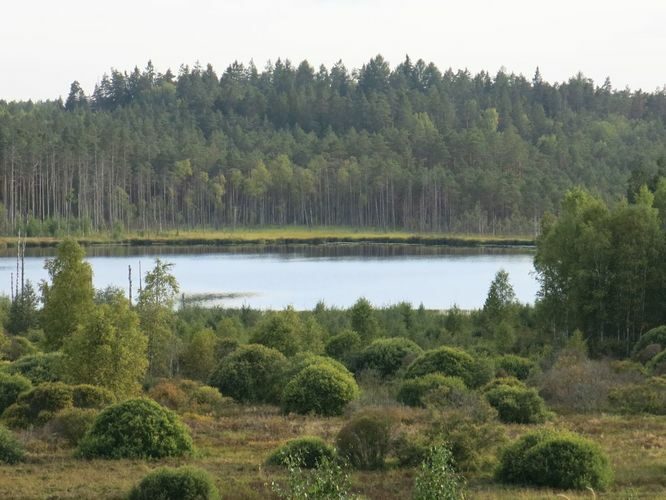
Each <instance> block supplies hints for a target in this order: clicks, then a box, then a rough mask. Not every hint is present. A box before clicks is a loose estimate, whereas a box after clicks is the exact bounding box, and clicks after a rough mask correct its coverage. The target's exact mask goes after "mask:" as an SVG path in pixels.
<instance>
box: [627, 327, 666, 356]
mask: <svg viewBox="0 0 666 500" xmlns="http://www.w3.org/2000/svg"><path fill="white" fill-rule="evenodd" d="M650 344H658V345H659V346H661V349H662V350H663V349H666V325H662V326H658V327H656V328H653V329H652V330H649V331H647V332H645V333H644V334H643V335H641V337H640V338H639V339H638V341H637V342H636V343H635V344H634V348H633V349H632V351H631V352H632V355H633V356H634V357H635V356H637V355H638V354H639V353H640V352H641V351H642V350H643V349H645V348H646V347H647V346H649V345H650Z"/></svg>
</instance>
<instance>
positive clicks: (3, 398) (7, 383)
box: [0, 372, 32, 414]
mask: <svg viewBox="0 0 666 500" xmlns="http://www.w3.org/2000/svg"><path fill="white" fill-rule="evenodd" d="M31 387H32V384H31V383H30V380H28V379H27V378H25V377H24V376H23V375H9V374H7V373H1V372H0V414H1V413H2V412H3V411H5V409H6V408H7V407H8V406H9V405H12V404H14V403H16V401H17V399H18V397H19V394H21V393H22V392H25V391H27V390H29V389H30V388H31Z"/></svg>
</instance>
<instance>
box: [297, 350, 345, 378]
mask: <svg viewBox="0 0 666 500" xmlns="http://www.w3.org/2000/svg"><path fill="white" fill-rule="evenodd" d="M315 364H317V365H326V366H329V367H331V368H333V369H334V370H337V371H339V372H340V373H341V374H344V375H351V372H350V371H349V370H348V369H347V367H346V366H345V365H343V364H342V363H340V362H339V361H336V360H335V359H333V358H329V357H328V356H319V355H317V354H313V353H311V352H302V353H299V354H297V355H296V356H294V357H293V358H291V359H290V360H289V367H288V368H287V370H286V372H285V376H284V378H285V380H287V381H289V380H290V379H292V378H294V377H295V376H296V375H298V374H299V373H300V372H301V371H302V370H304V369H305V368H307V367H308V366H311V365H315Z"/></svg>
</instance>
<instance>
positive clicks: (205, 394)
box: [189, 385, 232, 415]
mask: <svg viewBox="0 0 666 500" xmlns="http://www.w3.org/2000/svg"><path fill="white" fill-rule="evenodd" d="M231 401H232V400H231V398H226V397H224V396H223V395H222V394H221V393H220V391H218V390H217V389H216V388H215V387H210V386H208V385H202V386H201V387H197V388H196V389H195V390H194V392H192V394H191V396H190V401H189V406H190V410H191V411H193V412H195V413H199V414H202V415H209V414H212V415H217V414H219V413H220V412H221V411H222V410H223V409H224V408H226V407H228V406H229V405H230V403H231Z"/></svg>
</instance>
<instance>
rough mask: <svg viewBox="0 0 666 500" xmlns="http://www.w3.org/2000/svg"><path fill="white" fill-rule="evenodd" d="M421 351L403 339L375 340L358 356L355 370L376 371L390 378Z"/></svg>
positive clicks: (412, 343) (409, 341)
mask: <svg viewBox="0 0 666 500" xmlns="http://www.w3.org/2000/svg"><path fill="white" fill-rule="evenodd" d="M422 352H423V350H422V349H421V348H420V347H419V346H418V345H416V344H415V343H414V342H412V341H411V340H409V339H406V338H403V337H394V338H385V339H377V340H375V341H373V342H372V343H371V344H370V345H369V346H368V347H366V348H365V349H364V350H363V351H361V353H360V354H359V356H358V359H357V360H356V363H355V365H356V366H355V368H356V370H367V369H370V370H376V371H378V372H379V373H380V374H381V375H382V376H383V377H390V376H392V375H395V373H396V372H397V371H398V370H399V369H400V368H401V367H402V366H403V365H404V364H405V362H406V361H408V360H411V359H413V358H416V357H417V356H418V355H420V354H421V353H422Z"/></svg>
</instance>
